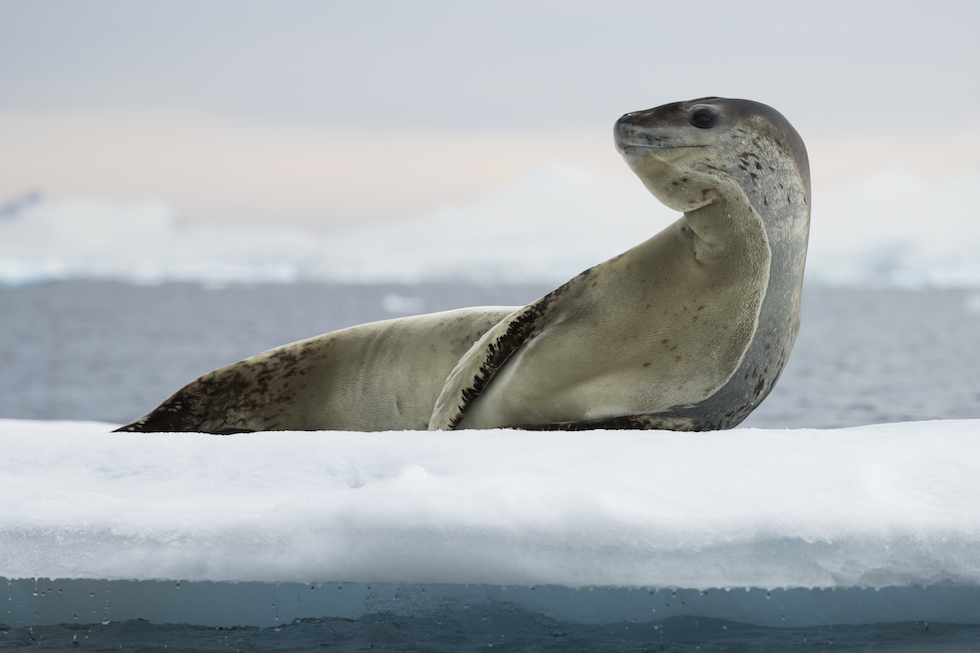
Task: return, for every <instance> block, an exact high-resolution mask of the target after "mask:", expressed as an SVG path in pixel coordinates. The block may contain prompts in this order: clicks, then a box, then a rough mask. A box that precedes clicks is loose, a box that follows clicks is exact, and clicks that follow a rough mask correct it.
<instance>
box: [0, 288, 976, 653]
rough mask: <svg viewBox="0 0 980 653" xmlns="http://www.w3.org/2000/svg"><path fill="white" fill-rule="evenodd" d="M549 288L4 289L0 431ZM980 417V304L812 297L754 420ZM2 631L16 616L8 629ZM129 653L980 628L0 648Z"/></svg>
mask: <svg viewBox="0 0 980 653" xmlns="http://www.w3.org/2000/svg"><path fill="white" fill-rule="evenodd" d="M549 289H550V288H548V287H544V286H535V285H525V286H507V287H484V286H476V285H465V284H426V285H417V286H398V285H378V286H344V285H316V284H306V285H302V284H301V285H285V286H233V287H229V288H225V289H206V288H202V287H199V286H195V285H184V284H169V285H163V286H157V287H136V286H129V285H123V284H115V283H100V282H71V283H60V284H48V285H41V286H34V287H25V288H0V417H5V418H23V419H73V420H79V419H88V420H100V421H108V422H116V423H123V422H127V421H130V420H132V419H134V418H136V417H139V416H140V415H142V414H144V413H146V412H147V411H148V410H150V409H152V408H153V407H155V406H156V405H157V404H158V403H160V401H162V400H163V399H164V398H166V397H167V396H169V395H170V394H171V393H172V392H174V391H175V390H176V389H178V388H179V387H181V386H182V385H184V384H185V383H186V382H188V381H190V380H191V379H193V378H194V377H196V376H198V375H200V374H203V373H205V372H208V371H210V370H212V369H215V368H217V367H220V366H222V365H226V364H229V363H232V362H235V361H237V360H240V359H242V358H245V357H247V356H250V355H252V354H255V353H257V352H260V351H263V350H265V349H269V348H271V347H275V346H277V345H280V344H284V343H286V342H290V341H294V340H298V339H301V338H306V337H310V336H314V335H318V334H320V333H324V332H327V331H331V330H334V329H338V328H342V327H345V326H349V325H353V324H358V323H362V322H366V321H371V320H378V319H386V318H390V317H396V316H399V315H406V314H410V313H414V312H423V311H425V312H428V311H437V310H444V309H449V308H455V307H460V306H471V305H480V304H498V305H500V304H503V305H507V304H524V303H527V302H529V301H531V300H533V299H535V298H536V297H538V296H540V295H542V294H543V293H545V292H547V291H548V290H549ZM948 418H980V293H978V292H977V291H959V290H946V291H915V292H913V291H899V290H879V291H872V290H840V289H821V288H809V289H807V292H806V293H805V303H804V320H803V327H802V329H801V332H800V336H799V339H798V341H797V345H796V348H795V350H794V352H793V356H792V358H791V359H790V363H789V365H788V367H787V369H786V370H785V372H784V374H783V377H782V379H781V380H780V382H779V384H778V385H777V387H776V389H775V391H774V392H773V394H772V395H771V396H770V397H769V398H768V399H767V401H766V402H765V403H764V404H763V405H762V406H761V407H760V408H759V409H758V410H757V411H756V412H755V413H754V414H753V415H752V416H750V417H749V419H748V420H747V421H746V422H745V425H746V426H755V427H769V428H832V427H841V426H856V425H862V424H871V423H881V422H894V421H909V420H924V419H948ZM0 624H2V619H0ZM21 647H23V648H27V647H30V648H32V649H41V650H59V649H63V650H69V649H70V650H92V651H103V650H105V651H108V650H133V651H136V650H138V651H162V650H167V651H174V650H176V651H212V650H215V651H217V650H222V651H223V650H229V651H231V650H241V651H312V650H323V649H325V648H326V649H330V648H332V649H335V650H351V651H359V650H368V649H380V648H386V649H389V650H399V651H471V650H474V651H475V650H488V649H490V648H493V649H494V650H505V651H586V650H587V651H725V652H735V651H889V652H891V651H895V652H898V651H903V652H904V651H909V652H911V651H977V650H980V627H978V626H956V625H944V624H925V623H899V624H879V625H866V626H835V627H832V628H831V627H822V628H764V627H756V626H749V625H746V624H738V623H733V622H720V621H717V620H710V619H695V618H673V619H670V620H667V621H663V622H659V623H655V624H627V623H621V624H613V625H607V626H583V625H577V624H568V623H562V622H557V621H553V620H549V619H548V618H546V617H543V616H541V615H538V614H530V613H524V612H520V611H506V612H498V613H495V614H490V615H487V614H470V613H468V612H466V611H464V610H461V609H455V610H447V611H446V612H445V613H442V614H438V615H436V616H434V617H429V618H424V619H423V618H412V617H403V616H396V615H384V614H382V615H377V614H375V615H370V616H366V617H362V618H360V619H355V620H346V619H317V620H302V621H297V622H294V623H292V624H288V625H284V626H282V627H278V628H251V627H243V628H233V629H218V628H208V627H199V626H188V625H157V624H150V623H147V622H144V621H128V622H122V623H109V624H107V625H102V624H94V625H80V624H64V625H59V626H44V627H33V628H4V627H2V626H0V649H7V648H21Z"/></svg>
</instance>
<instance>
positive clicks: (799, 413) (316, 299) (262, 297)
mask: <svg viewBox="0 0 980 653" xmlns="http://www.w3.org/2000/svg"><path fill="white" fill-rule="evenodd" d="M549 290H551V288H550V287H549V286H544V285H532V284H528V285H510V286H483V285H476V284H463V283H442V284H434V283H430V284H422V285H411V286H406V285H333V284H318V283H310V284H283V285H253V286H249V285H232V286H228V287H224V288H206V287H202V286H200V285H194V284H164V285H159V286H135V285H127V284H120V283H112V282H85V281H73V282H65V283H51V284H45V285H37V286H28V287H15V288H10V287H6V288H4V287H0V417H5V418H22V419H51V420H58V419H70V420H99V421H107V422H115V423H119V424H123V423H126V422H129V421H132V420H133V419H136V418H137V417H140V416H142V415H144V414H145V413H147V412H149V411H150V410H151V409H153V408H155V407H156V406H157V405H159V404H160V402H162V401H163V400H164V399H166V398H167V397H168V396H170V395H171V394H172V393H173V392H175V391H176V390H178V389H179V388H181V387H182V386H183V385H185V384H186V383H187V382H189V381H190V380H192V379H194V378H196V377H198V376H200V375H201V374H204V373H206V372H209V371H211V370H213V369H216V368H218V367H222V366H224V365H228V364H230V363H234V362H236V361H239V360H241V359H243V358H247V357H249V356H251V355H253V354H257V353H259V352H261V351H264V350H267V349H271V348H273V347H276V346H278V345H282V344H285V343H288V342H293V341H296V340H300V339H303V338H309V337H312V336H316V335H319V334H322V333H326V332H329V331H333V330H336V329H340V328H343V327H347V326H351V325H354V324H360V323H363V322H370V321H373V320H382V319H388V318H392V317H398V316H401V315H408V314H412V313H419V312H433V311H440V310H447V309H451V308H458V307H462V306H477V305H520V304H526V303H528V302H530V301H532V300H534V299H536V298H537V297H540V296H541V295H543V294H544V293H546V292H548V291H549ZM978 417H980V292H978V291H976V290H919V291H906V290H852V289H830V288H820V287H817V288H807V289H806V291H805V293H804V302H803V322H802V326H801V328H800V334H799V337H798V339H797V342H796V346H795V348H794V350H793V354H792V356H791V357H790V361H789V364H788V365H787V366H786V369H785V370H784V372H783V375H782V378H781V379H780V380H779V382H778V384H777V385H776V388H775V390H774V391H773V392H772V394H771V395H770V396H769V398H768V399H766V401H765V402H764V403H763V404H762V405H761V406H760V407H759V408H758V409H757V410H756V411H755V412H754V413H753V414H752V415H751V416H749V418H748V419H747V420H746V421H745V422H744V423H743V426H746V427H748V426H752V427H760V428H837V427H843V426H859V425H864V424H875V423H883V422H901V421H913V420H930V419H953V418H978Z"/></svg>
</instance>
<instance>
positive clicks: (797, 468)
mask: <svg viewBox="0 0 980 653" xmlns="http://www.w3.org/2000/svg"><path fill="white" fill-rule="evenodd" d="M111 427H112V425H108V424H102V423H90V422H89V423H86V422H34V421H23V420H0V450H2V451H3V458H2V460H3V474H2V476H0V577H5V578H36V577H46V578H81V579H86V578H87V579H108V580H112V579H131V580H151V579H158V580H162V579H171V580H190V581H279V582H298V583H312V582H339V581H345V582H355V583H372V582H377V583H421V584H432V583H468V584H490V585H524V586H526V585H561V586H566V587H584V586H627V587H653V588H657V587H661V588H664V587H681V588H690V589H709V588H735V587H757V588H848V587H865V588H867V587H871V588H879V587H907V586H910V585H923V586H961V587H973V588H976V587H978V586H980V509H978V506H980V420H957V421H934V422H918V423H904V424H888V425H876V426H866V427H859V428H848V429H838V430H827V431H819V430H758V429H740V430H737V431H727V432H710V433H673V432H616V431H606V432H602V431H596V432H586V433H535V432H520V431H506V430H495V431H461V432H433V433H430V432H390V433H345V432H281V433H255V434H240V435H233V436H214V435H203V434H195V433H182V434H118V433H109V432H108V431H109V430H110V428H111Z"/></svg>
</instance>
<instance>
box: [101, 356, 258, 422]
mask: <svg viewBox="0 0 980 653" xmlns="http://www.w3.org/2000/svg"><path fill="white" fill-rule="evenodd" d="M235 367H236V366H235V365H232V366H229V367H226V368H222V369H220V370H216V371H214V372H211V373H209V374H205V375H204V376H202V377H200V378H199V379H196V380H194V381H191V382H190V383H188V384H187V385H186V386H184V387H183V388H181V389H180V390H178V391H177V392H176V393H174V394H173V396H171V397H170V398H169V399H167V400H166V401H164V402H163V403H162V404H160V406H158V407H157V408H156V409H154V410H153V411H151V412H150V413H149V414H147V415H145V416H143V417H141V418H139V419H138V420H136V421H135V422H133V423H132V424H127V425H126V426H122V427H120V428H118V429H116V431H115V432H127V431H130V432H157V433H159V432H164V433H173V432H181V431H197V432H200V433H217V434H221V435H226V434H230V433H248V432H252V431H254V430H255V429H252V428H247V427H245V426H244V424H239V425H235V424H233V423H231V420H230V419H229V418H231V416H232V415H231V413H232V412H234V406H233V403H234V399H235V397H236V396H238V394H239V393H240V392H241V391H242V390H244V389H245V388H244V387H243V386H244V383H245V380H244V379H243V378H242V377H241V375H240V374H235V371H234V368H235ZM236 390H237V392H236Z"/></svg>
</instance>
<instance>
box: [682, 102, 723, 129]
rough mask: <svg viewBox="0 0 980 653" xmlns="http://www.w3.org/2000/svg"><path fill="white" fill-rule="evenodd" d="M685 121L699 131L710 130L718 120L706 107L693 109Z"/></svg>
mask: <svg viewBox="0 0 980 653" xmlns="http://www.w3.org/2000/svg"><path fill="white" fill-rule="evenodd" d="M687 119H688V120H689V121H690V122H691V124H692V125H694V126H695V127H697V128H699V129H711V128H712V127H714V126H715V122H717V120H718V118H717V117H716V116H715V114H714V112H713V111H712V110H711V109H708V108H706V107H700V108H698V109H695V110H694V111H692V112H691V115H689V116H688V117H687Z"/></svg>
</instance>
